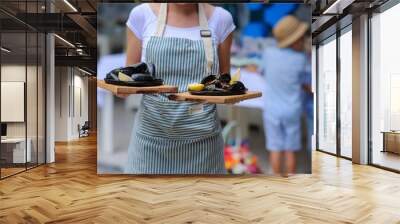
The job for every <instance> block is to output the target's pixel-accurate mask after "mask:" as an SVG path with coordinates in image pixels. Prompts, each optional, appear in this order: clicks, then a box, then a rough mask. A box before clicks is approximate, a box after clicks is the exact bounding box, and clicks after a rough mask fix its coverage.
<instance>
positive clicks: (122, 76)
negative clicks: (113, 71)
mask: <svg viewBox="0 0 400 224" xmlns="http://www.w3.org/2000/svg"><path fill="white" fill-rule="evenodd" d="M118 79H119V80H120V81H123V82H129V81H133V79H132V78H131V77H130V76H128V75H126V74H124V73H122V72H118Z"/></svg>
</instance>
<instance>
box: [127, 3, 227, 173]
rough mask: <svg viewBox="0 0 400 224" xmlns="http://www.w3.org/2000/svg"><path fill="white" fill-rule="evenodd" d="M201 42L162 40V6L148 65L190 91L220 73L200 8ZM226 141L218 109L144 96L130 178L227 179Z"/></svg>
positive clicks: (130, 159) (163, 96) (130, 160)
mask: <svg viewBox="0 0 400 224" xmlns="http://www.w3.org/2000/svg"><path fill="white" fill-rule="evenodd" d="M198 8H199V23H200V27H201V30H205V31H206V33H204V32H205V31H201V32H202V40H190V39H186V38H175V37H163V32H164V29H165V24H166V17H167V4H166V3H162V4H161V7H160V13H159V17H158V25H157V30H156V33H155V35H154V36H152V37H151V38H150V40H149V41H148V43H147V47H146V49H145V50H146V62H148V63H153V64H155V67H156V72H155V76H156V77H157V78H161V79H163V80H164V82H165V84H169V85H175V86H178V87H179V88H178V89H179V92H183V91H186V90H187V85H188V84H190V83H198V82H200V81H201V79H202V78H204V77H205V76H206V75H208V74H210V73H211V74H217V73H218V72H219V63H218V54H217V50H216V49H217V48H216V46H215V44H213V41H212V39H211V36H209V35H203V34H207V33H208V34H209V33H210V32H209V30H208V22H207V19H206V16H205V13H204V9H203V5H202V4H199V7H198ZM223 147H224V143H223V139H222V136H221V126H220V122H219V119H218V116H217V111H216V105H215V104H201V103H195V102H177V101H171V100H169V99H168V95H167V94H148V95H144V96H143V98H142V101H141V106H140V108H139V111H138V113H137V116H136V118H135V125H134V128H133V132H132V137H131V143H130V146H129V157H128V169H127V170H126V172H127V173H131V174H225V173H226V170H225V167H224V154H223Z"/></svg>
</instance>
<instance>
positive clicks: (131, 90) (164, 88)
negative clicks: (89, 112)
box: [97, 80, 178, 94]
mask: <svg viewBox="0 0 400 224" xmlns="http://www.w3.org/2000/svg"><path fill="white" fill-rule="evenodd" d="M97 87H100V88H102V89H106V90H108V91H111V92H112V93H113V94H143V93H176V92H178V87H177V86H169V85H161V86H146V87H135V86H119V85H112V84H108V83H106V82H105V81H104V80H97Z"/></svg>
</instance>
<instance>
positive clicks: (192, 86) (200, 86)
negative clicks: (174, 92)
mask: <svg viewBox="0 0 400 224" xmlns="http://www.w3.org/2000/svg"><path fill="white" fill-rule="evenodd" d="M188 89H189V91H201V90H203V89H204V85H203V84H201V83H194V84H189V85H188Z"/></svg>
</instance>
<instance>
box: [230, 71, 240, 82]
mask: <svg viewBox="0 0 400 224" xmlns="http://www.w3.org/2000/svg"><path fill="white" fill-rule="evenodd" d="M237 81H240V68H238V69H237V70H236V72H235V74H233V75H232V78H231V81H230V82H229V84H230V85H233V84H234V83H235V82H237Z"/></svg>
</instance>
